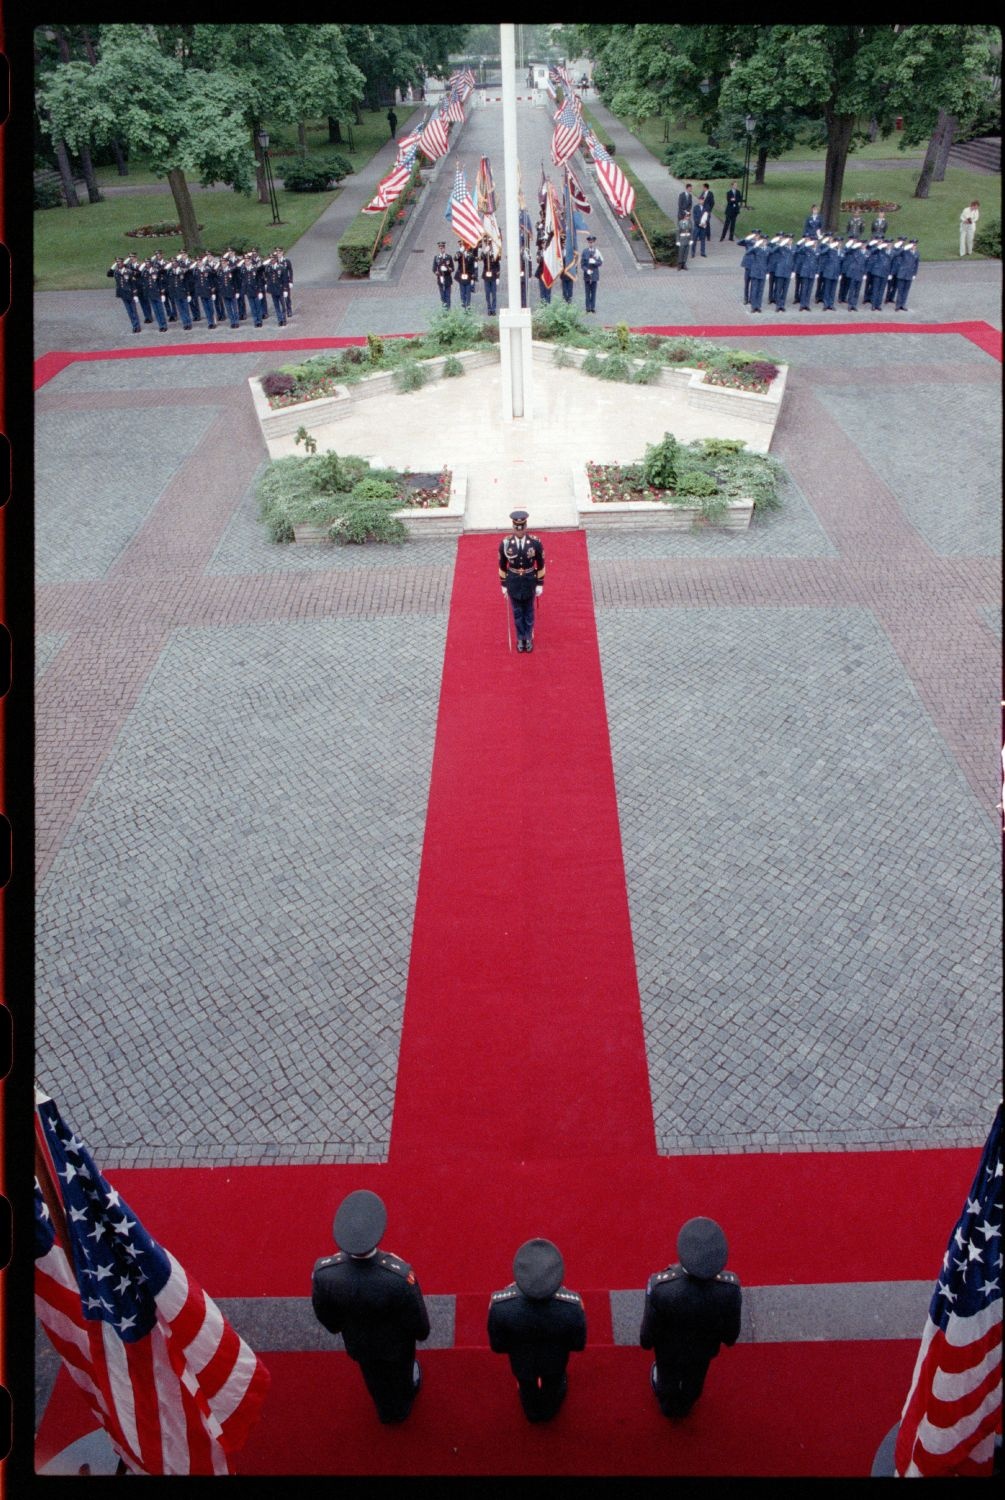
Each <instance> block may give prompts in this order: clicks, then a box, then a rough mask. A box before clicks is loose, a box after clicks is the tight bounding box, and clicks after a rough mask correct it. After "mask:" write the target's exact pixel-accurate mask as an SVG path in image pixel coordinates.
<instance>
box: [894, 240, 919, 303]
mask: <svg viewBox="0 0 1005 1500" xmlns="http://www.w3.org/2000/svg"><path fill="white" fill-rule="evenodd" d="M920 264H921V256H920V255H919V254H918V242H917V240H906V241H905V243H904V248H903V250H902V251H901V252H900V258H899V259H898V261H897V267H896V272H895V276H896V282H897V302H896V308H897V311H898V312H907V299H908V297H909V296H910V295H911V284H912V282H913V281H914V278H915V277H916V276H917V274H918V266H919V265H920Z"/></svg>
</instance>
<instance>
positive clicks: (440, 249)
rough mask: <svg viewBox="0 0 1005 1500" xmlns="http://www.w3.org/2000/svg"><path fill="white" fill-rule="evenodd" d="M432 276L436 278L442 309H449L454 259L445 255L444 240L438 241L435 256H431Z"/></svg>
mask: <svg viewBox="0 0 1005 1500" xmlns="http://www.w3.org/2000/svg"><path fill="white" fill-rule="evenodd" d="M433 275H434V276H435V277H436V288H437V291H438V292H439V294H440V301H441V302H442V303H443V306H444V307H449V306H450V290H451V287H452V286H453V284H454V258H453V256H452V255H448V254H447V242H446V240H440V242H439V243H438V245H437V246H436V254H435V255H434V256H433Z"/></svg>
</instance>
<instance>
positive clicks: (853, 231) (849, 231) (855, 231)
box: [845, 210, 865, 240]
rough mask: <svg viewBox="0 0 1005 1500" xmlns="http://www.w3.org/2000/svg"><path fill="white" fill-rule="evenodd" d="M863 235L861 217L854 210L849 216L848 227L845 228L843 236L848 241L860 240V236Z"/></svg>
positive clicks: (863, 228) (863, 227)
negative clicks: (846, 237)
mask: <svg viewBox="0 0 1005 1500" xmlns="http://www.w3.org/2000/svg"><path fill="white" fill-rule="evenodd" d="M864 233H865V225H864V223H863V222H862V215H861V214H860V213H859V212H858V211H857V210H856V211H855V212H853V213H852V214H850V215H849V218H848V225H847V228H846V229H845V234H846V235H847V236H848V238H849V239H850V240H860V239H861V238H862V235H863V234H864Z"/></svg>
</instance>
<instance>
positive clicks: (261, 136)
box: [257, 130, 283, 224]
mask: <svg viewBox="0 0 1005 1500" xmlns="http://www.w3.org/2000/svg"><path fill="white" fill-rule="evenodd" d="M257 140H258V145H259V148H260V150H261V153H262V165H263V166H264V167H265V185H266V187H267V188H268V190H269V203H270V205H271V208H272V222H273V224H281V223H282V222H283V221H282V219H281V218H280V217H279V204H278V202H277V201H276V184H275V182H274V181H273V179H272V162H271V161H270V160H269V132H268V131H267V130H260V131H259V132H258V136H257Z"/></svg>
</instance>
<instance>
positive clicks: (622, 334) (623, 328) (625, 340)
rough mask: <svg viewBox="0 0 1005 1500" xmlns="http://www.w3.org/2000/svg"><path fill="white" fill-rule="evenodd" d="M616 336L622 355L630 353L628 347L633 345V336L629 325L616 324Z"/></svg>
mask: <svg viewBox="0 0 1005 1500" xmlns="http://www.w3.org/2000/svg"><path fill="white" fill-rule="evenodd" d="M614 336H615V338H616V339H617V342H618V348H619V349H620V350H621V352H622V354H627V353H628V346H629V344H630V343H631V337H632V336H631V334H630V333H629V331H628V324H627V323H617V324H615V327H614Z"/></svg>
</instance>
